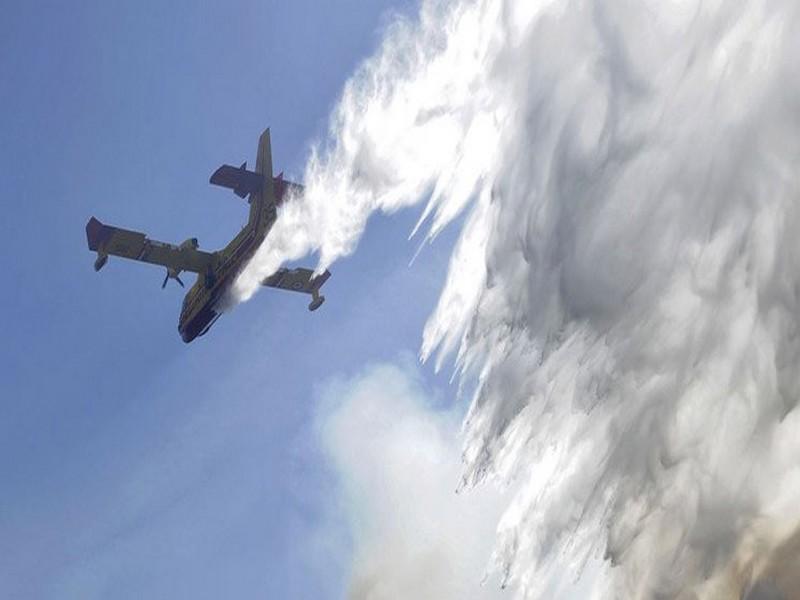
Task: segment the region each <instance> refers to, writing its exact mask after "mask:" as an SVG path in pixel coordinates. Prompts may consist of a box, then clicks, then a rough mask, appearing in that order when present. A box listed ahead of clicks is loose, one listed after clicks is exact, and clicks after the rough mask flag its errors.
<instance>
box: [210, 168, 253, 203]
mask: <svg viewBox="0 0 800 600" xmlns="http://www.w3.org/2000/svg"><path fill="white" fill-rule="evenodd" d="M210 181H211V183H212V184H214V185H219V186H221V187H226V188H229V189H232V190H233V193H234V194H236V195H237V196H239V197H240V198H246V197H247V195H248V194H253V193H258V192H260V191H261V187H262V186H263V185H264V179H263V176H262V175H259V174H258V173H255V172H253V171H248V170H247V163H246V162H245V163H242V166H241V167H239V168H236V167H233V166H231V165H222V166H221V167H220V168H219V169H217V170H216V171H214V174H213V175H212V176H211V180H210Z"/></svg>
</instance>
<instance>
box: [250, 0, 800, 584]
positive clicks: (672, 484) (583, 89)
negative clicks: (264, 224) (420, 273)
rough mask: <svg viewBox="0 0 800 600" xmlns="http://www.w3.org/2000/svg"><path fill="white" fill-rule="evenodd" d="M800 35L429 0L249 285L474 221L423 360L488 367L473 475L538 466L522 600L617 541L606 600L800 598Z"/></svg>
mask: <svg viewBox="0 0 800 600" xmlns="http://www.w3.org/2000/svg"><path fill="white" fill-rule="evenodd" d="M798 25H800V5H798V3H797V2H795V1H794V0H749V1H747V2H742V1H740V0H706V1H702V0H549V1H544V0H539V1H537V0H460V1H454V2H451V3H440V2H432V1H431V2H424V3H423V5H422V7H421V9H420V15H419V18H418V19H417V20H414V21H398V22H397V23H396V24H395V25H394V26H392V27H391V28H390V29H389V30H388V31H387V34H386V37H385V40H384V42H383V44H382V45H381V47H380V49H379V50H378V51H377V53H376V54H375V56H374V57H372V58H371V59H369V60H368V61H366V62H365V63H364V65H363V66H362V67H361V68H360V69H359V71H358V72H357V73H356V74H355V75H354V77H353V78H352V79H351V80H350V81H349V82H348V83H347V85H346V87H345V91H344V93H343V96H342V98H341V101H340V103H339V105H338V107H337V109H336V111H335V114H334V116H333V118H332V121H331V127H330V138H329V140H328V141H327V142H326V143H325V144H324V145H323V146H321V147H319V148H317V149H316V150H315V151H314V152H313V154H312V156H311V159H310V161H309V165H308V168H307V172H306V184H307V186H308V188H307V194H306V196H305V198H303V199H298V200H297V201H295V202H291V203H288V204H287V205H285V207H284V208H283V210H282V212H281V214H280V218H279V220H278V222H277V224H276V227H275V229H274V230H273V233H272V234H271V235H270V237H269V238H268V240H267V244H265V245H264V247H263V248H261V250H260V251H259V252H258V254H257V256H256V257H255V259H254V260H253V262H252V264H251V265H250V266H249V267H248V268H247V270H246V272H245V273H243V275H242V276H241V277H240V279H239V281H238V282H237V294H238V296H239V298H241V299H246V298H248V297H249V296H250V295H252V293H254V291H255V289H257V287H258V281H260V280H261V279H262V278H263V277H264V276H266V275H269V274H270V273H271V272H273V271H274V270H275V269H276V268H277V267H278V266H279V265H280V264H281V263H282V262H284V261H286V260H291V259H295V258H299V257H301V256H303V255H305V254H307V253H308V252H311V251H319V252H320V255H321V263H320V268H324V267H326V266H328V265H329V264H331V263H332V262H333V261H335V260H336V259H337V258H339V257H341V256H344V255H346V254H348V253H350V252H352V251H353V249H354V248H355V246H356V244H357V242H358V239H359V236H360V235H361V233H362V231H363V229H364V226H365V224H366V221H367V218H368V216H369V215H370V214H371V213H372V212H374V211H377V210H380V211H384V212H391V211H394V210H397V209H399V208H402V207H405V206H410V205H413V204H416V203H420V202H422V201H424V200H427V207H426V208H425V211H424V215H425V217H426V218H428V219H429V223H430V227H429V230H428V231H429V233H428V235H429V236H431V237H432V236H435V234H436V233H437V232H439V231H440V230H441V228H442V227H444V226H445V225H446V224H447V223H449V222H451V221H452V220H453V219H454V217H455V216H457V215H458V214H460V213H461V212H462V211H464V210H467V211H469V212H468V215H467V217H466V219H465V225H464V226H463V230H462V232H461V236H460V240H459V242H458V244H457V247H456V250H455V251H454V255H453V258H452V263H451V269H450V272H449V275H448V278H447V281H446V284H445V287H444V290H443V292H442V296H441V299H440V302H439V305H438V307H437V308H436V309H435V310H434V312H433V314H432V316H431V318H430V320H429V323H428V325H427V327H426V330H425V332H424V339H423V347H422V354H423V357H424V358H428V357H429V356H432V355H433V354H434V353H436V352H437V350H438V358H437V360H439V361H441V360H442V358H443V357H446V356H448V355H449V354H450V353H452V352H456V355H457V360H458V365H459V368H460V369H461V370H462V371H463V372H472V373H478V374H479V388H478V391H477V393H476V395H475V397H474V399H473V402H472V406H471V410H470V412H469V416H468V418H467V420H466V423H465V428H464V433H465V453H464V456H465V476H464V484H465V485H474V484H476V483H479V482H481V481H483V480H485V479H487V478H492V479H494V480H496V481H499V482H507V481H511V480H514V481H516V482H517V483H519V482H523V485H522V486H521V490H522V491H521V492H519V493H518V494H517V495H516V497H515V499H514V500H513V502H512V503H511V505H510V506H509V508H508V510H507V512H506V514H505V516H504V518H503V520H502V522H501V524H500V536H499V541H498V545H497V551H496V563H497V567H498V568H499V569H500V570H501V572H502V573H504V575H505V577H506V578H507V579H508V580H510V581H513V582H514V583H515V584H516V586H515V587H517V588H518V589H520V590H522V593H524V594H527V596H528V597H538V596H539V595H540V594H541V593H542V590H541V588H540V585H541V582H542V581H544V580H545V577H544V575H545V574H546V573H548V572H550V571H552V570H553V569H554V568H556V567H557V566H558V567H559V568H563V567H564V566H565V565H566V566H567V567H568V568H571V569H573V570H574V572H575V573H576V574H577V573H579V572H580V569H581V565H583V564H584V563H585V562H586V561H587V560H589V558H590V557H591V556H593V555H597V554H599V555H600V556H605V557H607V558H608V560H609V561H610V562H611V563H612V564H613V565H614V568H612V569H611V570H610V575H611V580H610V581H609V582H608V585H607V586H606V587H604V588H603V589H598V593H602V594H604V597H609V598H619V597H622V598H671V597H681V598H692V597H695V596H696V597H699V598H731V597H733V598H737V597H744V595H745V594H748V593H749V595H750V597H751V598H766V597H786V598H789V597H798V595H797V590H796V589H795V588H794V587H791V586H792V584H791V583H787V582H791V579H790V577H791V576H792V573H791V568H790V566H791V565H792V564H797V563H798V562H799V561H800V555H799V554H798V552H797V546H798V544H797V542H796V539H797V536H796V534H794V533H793V532H794V531H795V525H796V523H797V522H798V521H799V520H800V508H798V506H800V504H798V500H800V469H798V466H799V465H800V441H798V440H800V436H798V435H797V431H798V421H799V420H800V415H798V411H797V410H796V405H797V401H798V397H799V394H800V369H798V361H799V360H800V337H798V315H799V314H800V312H799V311H800V306H798V294H800V244H798V241H797V240H798V235H800V213H799V211H798V197H799V196H798V194H799V193H800V68H798V67H800V27H799V26H798ZM793 540H795V541H794V542H793ZM781 565H783V566H781ZM786 565H789V567H788V568H787V567H786ZM781 569H783V570H781ZM759 578H760V579H759ZM756 580H759V581H758V582H756ZM781 586H783V587H782V588H781ZM787 586H788V587H787ZM748 590H749V592H748ZM764 590H767V591H764ZM769 594H782V595H773V596H769Z"/></svg>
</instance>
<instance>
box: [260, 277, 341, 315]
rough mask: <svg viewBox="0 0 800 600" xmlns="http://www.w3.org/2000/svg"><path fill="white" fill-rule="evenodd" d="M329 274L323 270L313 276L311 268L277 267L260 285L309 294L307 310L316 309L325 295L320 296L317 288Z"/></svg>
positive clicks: (326, 279)
mask: <svg viewBox="0 0 800 600" xmlns="http://www.w3.org/2000/svg"><path fill="white" fill-rule="evenodd" d="M330 276H331V274H330V271H325V272H324V273H322V274H321V275H318V276H317V277H314V271H312V270H311V269H302V268H299V269H286V268H283V269H279V270H278V271H277V272H275V273H273V274H272V275H270V276H269V277H267V278H266V279H265V280H264V281H262V282H261V285H265V286H268V287H274V288H278V289H281V290H290V291H292V292H302V293H305V294H311V296H312V301H311V304H309V305H308V309H309V310H316V309H318V308H319V307H320V306H321V305H322V303H323V302H324V301H325V296H321V295H320V293H319V289H320V288H321V287H322V284H323V283H325V282H326V281H328V278H329V277H330Z"/></svg>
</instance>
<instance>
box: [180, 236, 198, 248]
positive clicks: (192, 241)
mask: <svg viewBox="0 0 800 600" xmlns="http://www.w3.org/2000/svg"><path fill="white" fill-rule="evenodd" d="M199 246H200V244H199V242H198V241H197V238H189V239H188V240H186V241H184V242H183V243H182V244H181V245H180V248H181V250H185V249H187V248H189V249H191V250H197V248H198V247H199Z"/></svg>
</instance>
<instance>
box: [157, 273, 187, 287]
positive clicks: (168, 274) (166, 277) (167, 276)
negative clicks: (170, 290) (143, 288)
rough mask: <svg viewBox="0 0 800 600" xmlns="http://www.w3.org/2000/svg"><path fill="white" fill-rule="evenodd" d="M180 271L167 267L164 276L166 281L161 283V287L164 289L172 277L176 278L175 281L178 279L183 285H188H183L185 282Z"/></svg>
mask: <svg viewBox="0 0 800 600" xmlns="http://www.w3.org/2000/svg"><path fill="white" fill-rule="evenodd" d="M178 273H179V271H173V270H172V269H167V274H166V276H165V277H164V283H162V284H161V289H162V290H163V289H164V288H165V287H167V282H168V281H169V280H170V279H174V280H175V281H177V282H178V283H179V284H180V286H181V287H186V286H185V285H183V282H182V281H181V278H180V277H179V276H178Z"/></svg>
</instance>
